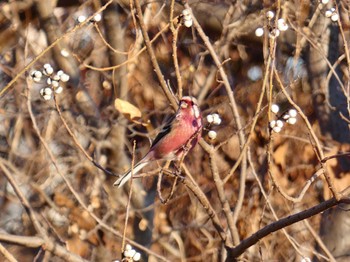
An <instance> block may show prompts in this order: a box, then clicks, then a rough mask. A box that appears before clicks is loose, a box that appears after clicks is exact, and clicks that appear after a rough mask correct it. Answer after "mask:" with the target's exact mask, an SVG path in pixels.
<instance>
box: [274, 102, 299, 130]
mask: <svg viewBox="0 0 350 262" xmlns="http://www.w3.org/2000/svg"><path fill="white" fill-rule="evenodd" d="M279 110H280V107H279V106H278V105H276V104H273V105H271V112H272V113H274V114H275V115H277V114H278V112H279ZM297 115H298V112H297V110H295V109H294V108H292V109H289V110H288V111H287V112H285V113H283V114H282V115H281V116H280V117H278V119H277V120H272V121H271V122H270V128H271V129H272V131H273V132H275V133H279V132H281V130H282V128H283V126H284V123H285V122H286V123H288V124H290V125H294V124H295V123H296V122H297Z"/></svg>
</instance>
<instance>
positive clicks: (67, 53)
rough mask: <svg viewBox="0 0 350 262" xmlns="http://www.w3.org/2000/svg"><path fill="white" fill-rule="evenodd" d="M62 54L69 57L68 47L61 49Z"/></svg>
mask: <svg viewBox="0 0 350 262" xmlns="http://www.w3.org/2000/svg"><path fill="white" fill-rule="evenodd" d="M61 56H63V57H68V56H69V52H68V51H67V50H66V49H62V50H61Z"/></svg>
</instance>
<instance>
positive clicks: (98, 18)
mask: <svg viewBox="0 0 350 262" xmlns="http://www.w3.org/2000/svg"><path fill="white" fill-rule="evenodd" d="M101 18H102V16H101V14H96V15H95V16H94V21H95V22H100V21H101Z"/></svg>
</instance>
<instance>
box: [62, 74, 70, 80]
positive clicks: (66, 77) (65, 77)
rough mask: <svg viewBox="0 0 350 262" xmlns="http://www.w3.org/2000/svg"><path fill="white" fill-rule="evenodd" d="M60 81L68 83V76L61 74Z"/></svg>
mask: <svg viewBox="0 0 350 262" xmlns="http://www.w3.org/2000/svg"><path fill="white" fill-rule="evenodd" d="M61 81H62V82H68V81H69V75H67V74H65V73H63V74H62V75H61Z"/></svg>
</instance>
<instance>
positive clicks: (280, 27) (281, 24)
mask: <svg viewBox="0 0 350 262" xmlns="http://www.w3.org/2000/svg"><path fill="white" fill-rule="evenodd" d="M266 17H267V19H268V20H269V21H270V24H269V25H268V31H269V37H270V38H276V37H278V36H279V35H280V33H281V32H284V31H287V30H288V28H289V27H288V24H287V22H286V21H285V20H284V19H283V18H280V19H278V20H277V28H276V27H275V21H274V20H273V18H274V17H275V13H274V12H273V11H271V10H270V11H267V12H266ZM264 33H265V31H264V28H263V27H258V28H257V29H256V30H255V35H256V36H257V37H261V36H263V35H264Z"/></svg>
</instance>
